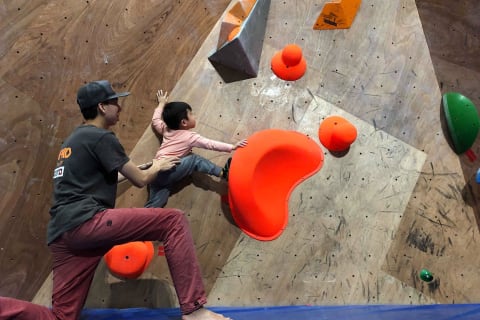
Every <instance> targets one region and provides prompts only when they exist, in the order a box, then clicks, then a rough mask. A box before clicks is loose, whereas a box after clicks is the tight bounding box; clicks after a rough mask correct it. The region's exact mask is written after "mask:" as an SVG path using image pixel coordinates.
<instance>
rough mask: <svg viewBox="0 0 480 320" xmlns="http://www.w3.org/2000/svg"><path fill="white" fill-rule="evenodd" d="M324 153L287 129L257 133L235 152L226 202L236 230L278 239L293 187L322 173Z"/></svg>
mask: <svg viewBox="0 0 480 320" xmlns="http://www.w3.org/2000/svg"><path fill="white" fill-rule="evenodd" d="M322 164H323V152H322V150H321V148H320V146H319V145H318V144H317V143H316V142H314V141H313V140H312V139H310V138H309V137H308V136H306V135H304V134H302V133H300V132H296V131H288V130H279V129H269V130H263V131H259V132H257V133H255V134H253V135H252V136H251V137H249V138H248V144H247V146H245V147H243V148H239V149H237V150H236V151H235V154H234V155H233V158H232V163H231V166H230V172H229V180H228V186H229V190H228V200H229V204H230V209H231V212H232V216H233V218H234V220H235V222H236V224H237V226H238V227H239V228H240V229H241V230H242V231H243V232H245V233H246V234H247V235H249V236H250V237H252V238H254V239H257V240H262V241H268V240H274V239H275V238H277V237H279V236H280V234H281V233H282V232H283V230H284V229H285V228H286V225H287V222H288V199H289V197H290V194H291V192H292V191H293V189H294V188H295V187H296V186H297V185H298V184H300V183H301V182H302V181H304V180H305V179H307V178H308V177H310V176H312V175H313V174H315V173H316V172H317V171H318V170H320V168H321V166H322Z"/></svg>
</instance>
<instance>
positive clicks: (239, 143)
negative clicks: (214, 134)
mask: <svg viewBox="0 0 480 320" xmlns="http://www.w3.org/2000/svg"><path fill="white" fill-rule="evenodd" d="M246 145H247V139H243V140H242V141H240V142H237V143H236V144H235V145H234V146H233V150H236V149H238V148H241V147H245V146H246Z"/></svg>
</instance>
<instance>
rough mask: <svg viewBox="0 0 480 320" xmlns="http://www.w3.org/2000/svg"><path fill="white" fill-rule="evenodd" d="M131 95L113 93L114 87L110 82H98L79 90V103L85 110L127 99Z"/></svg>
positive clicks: (88, 84)
mask: <svg viewBox="0 0 480 320" xmlns="http://www.w3.org/2000/svg"><path fill="white" fill-rule="evenodd" d="M129 94H130V92H120V93H116V92H115V91H113V89H112V85H111V84H110V82H108V80H98V81H93V82H89V83H87V84H86V85H84V86H82V87H81V88H80V89H78V92H77V103H78V105H79V106H80V109H81V110H83V109H88V108H90V107H93V106H96V105H97V104H99V103H100V102H105V101H107V100H111V99H115V98H119V97H126V96H128V95H129Z"/></svg>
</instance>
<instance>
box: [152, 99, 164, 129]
mask: <svg viewBox="0 0 480 320" xmlns="http://www.w3.org/2000/svg"><path fill="white" fill-rule="evenodd" d="M167 100H168V92H166V91H165V92H163V90H158V91H157V101H158V106H157V107H156V108H155V111H154V112H153V117H152V127H153V128H154V129H155V131H157V132H158V133H159V134H163V130H164V128H165V122H163V120H162V112H163V107H165V104H166V103H167Z"/></svg>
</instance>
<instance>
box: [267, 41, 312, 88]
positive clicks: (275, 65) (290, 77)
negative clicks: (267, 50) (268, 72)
mask: <svg viewBox="0 0 480 320" xmlns="http://www.w3.org/2000/svg"><path fill="white" fill-rule="evenodd" d="M271 67H272V71H273V73H275V75H276V76H277V77H279V78H280V79H282V80H286V81H295V80H298V79H300V78H301V77H303V75H304V74H305V72H306V71H307V61H306V60H305V58H304V57H303V53H302V49H301V48H300V47H299V46H298V45H296V44H289V45H287V46H285V48H283V50H282V51H279V52H277V53H276V54H275V55H274V56H273V58H272V62H271Z"/></svg>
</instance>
